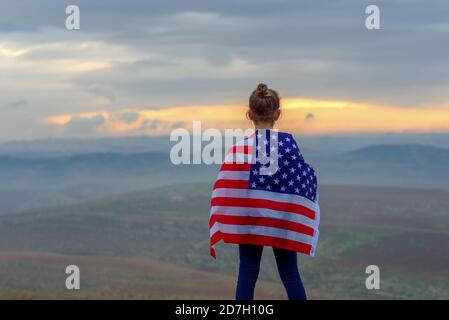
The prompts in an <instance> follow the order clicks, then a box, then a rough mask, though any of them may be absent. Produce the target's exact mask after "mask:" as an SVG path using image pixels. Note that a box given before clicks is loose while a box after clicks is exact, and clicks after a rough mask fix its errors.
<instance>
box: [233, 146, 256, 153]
mask: <svg viewBox="0 0 449 320" xmlns="http://www.w3.org/2000/svg"><path fill="white" fill-rule="evenodd" d="M251 152H252V147H251V146H248V145H242V146H233V147H232V148H231V149H229V152H228V153H243V154H250V153H251Z"/></svg>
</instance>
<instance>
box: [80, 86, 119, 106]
mask: <svg viewBox="0 0 449 320" xmlns="http://www.w3.org/2000/svg"><path fill="white" fill-rule="evenodd" d="M87 92H89V93H91V94H93V95H95V96H98V97H102V98H106V99H108V100H109V101H110V102H111V103H114V102H115V100H116V97H115V94H114V92H112V90H110V89H109V88H106V87H104V86H101V85H91V86H90V87H88V88H87Z"/></svg>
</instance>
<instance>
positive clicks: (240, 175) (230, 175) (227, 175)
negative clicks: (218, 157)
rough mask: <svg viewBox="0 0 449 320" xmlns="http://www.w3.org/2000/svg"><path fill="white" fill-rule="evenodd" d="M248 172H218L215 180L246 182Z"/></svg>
mask: <svg viewBox="0 0 449 320" xmlns="http://www.w3.org/2000/svg"><path fill="white" fill-rule="evenodd" d="M248 179H249V171H226V170H225V171H220V172H219V173H218V177H217V180H248Z"/></svg>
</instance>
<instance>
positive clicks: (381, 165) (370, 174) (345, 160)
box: [306, 144, 449, 188]
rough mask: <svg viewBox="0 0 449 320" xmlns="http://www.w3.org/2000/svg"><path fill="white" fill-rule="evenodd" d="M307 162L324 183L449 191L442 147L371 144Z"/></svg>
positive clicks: (448, 156)
mask: <svg viewBox="0 0 449 320" xmlns="http://www.w3.org/2000/svg"><path fill="white" fill-rule="evenodd" d="M306 158H307V155H306ZM309 159H310V161H311V162H312V164H313V165H314V166H315V169H316V170H317V171H318V178H319V179H320V180H321V182H322V183H325V184H343V185H372V186H398V187H400V186H407V187H415V188H449V170H447V168H449V149H445V148H437V147H434V146H425V145H417V144H406V145H375V146H369V147H365V148H361V149H356V150H352V151H348V152H343V153H337V154H333V155H324V156H323V155H321V156H313V155H312V157H310V158H309Z"/></svg>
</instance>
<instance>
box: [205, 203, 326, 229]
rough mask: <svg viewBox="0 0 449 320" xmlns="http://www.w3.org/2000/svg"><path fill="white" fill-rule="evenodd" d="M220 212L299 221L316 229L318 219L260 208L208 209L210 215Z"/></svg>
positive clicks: (221, 207) (220, 207)
mask: <svg viewBox="0 0 449 320" xmlns="http://www.w3.org/2000/svg"><path fill="white" fill-rule="evenodd" d="M214 214H221V215H224V216H242V217H246V216H249V217H261V218H275V219H281V220H286V221H291V222H296V223H301V224H303V225H305V226H307V227H310V228H312V229H314V230H315V231H318V221H316V220H312V219H310V218H308V217H306V216H303V215H302V214H297V213H292V212H285V211H278V210H271V209H261V208H243V207H228V206H213V207H212V208H211V210H210V215H211V216H212V215H214Z"/></svg>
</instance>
